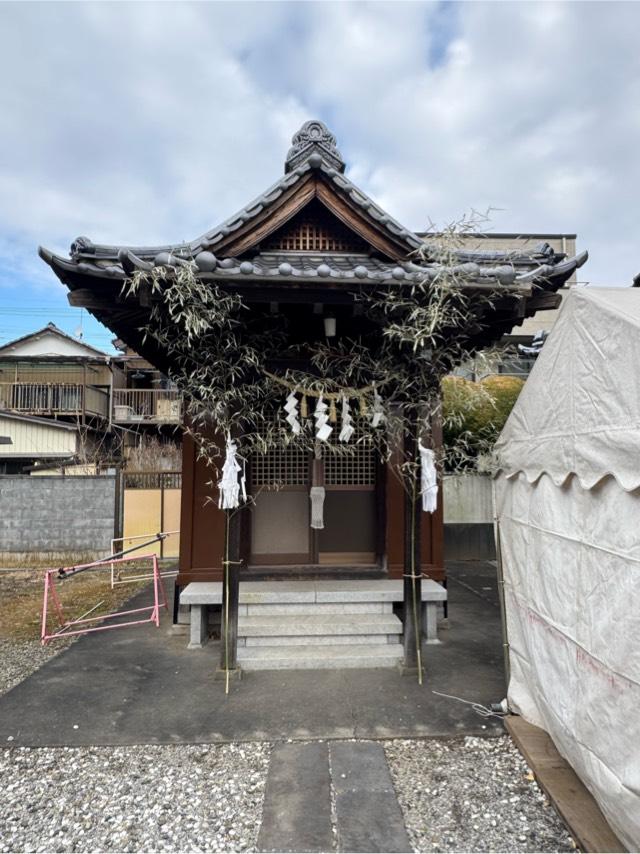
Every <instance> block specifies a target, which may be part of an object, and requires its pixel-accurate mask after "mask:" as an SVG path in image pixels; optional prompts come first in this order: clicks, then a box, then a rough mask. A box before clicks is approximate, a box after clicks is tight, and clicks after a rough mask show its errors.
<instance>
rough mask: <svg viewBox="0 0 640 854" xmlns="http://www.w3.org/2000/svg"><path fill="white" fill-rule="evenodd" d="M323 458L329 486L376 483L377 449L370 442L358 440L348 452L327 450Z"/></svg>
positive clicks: (371, 484) (325, 477) (325, 476)
mask: <svg viewBox="0 0 640 854" xmlns="http://www.w3.org/2000/svg"><path fill="white" fill-rule="evenodd" d="M322 459H323V462H324V480H325V483H326V485H327V486H374V485H375V482H376V459H375V451H374V449H373V448H372V447H371V444H370V443H369V442H358V443H357V444H356V445H353V446H352V447H351V449H350V450H349V452H348V453H340V452H337V451H334V452H331V451H327V452H326V453H325V454H324V455H323V458H322Z"/></svg>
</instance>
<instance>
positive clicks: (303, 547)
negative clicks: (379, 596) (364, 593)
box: [251, 443, 377, 566]
mask: <svg viewBox="0 0 640 854" xmlns="http://www.w3.org/2000/svg"><path fill="white" fill-rule="evenodd" d="M320 450H321V453H320V454H319V455H317V457H318V458H316V459H312V458H311V456H310V455H307V454H306V453H304V452H302V451H300V450H298V449H296V448H292V447H289V448H287V449H284V450H278V451H271V452H269V453H268V454H265V455H264V456H256V457H255V458H254V459H253V460H252V465H251V492H252V494H253V495H254V498H255V505H254V507H253V508H252V511H251V512H252V524H251V564H252V565H254V566H260V565H266V566H273V565H279V564H280V565H297V564H299V565H317V564H322V565H327V566H340V565H345V566H348V565H373V564H374V563H375V562H376V518H377V489H376V480H377V478H376V459H375V453H374V451H373V450H372V448H371V447H370V446H369V445H367V444H366V443H358V444H357V445H356V446H355V453H350V454H344V453H341V452H340V448H334V447H332V446H331V445H327V444H324V443H323V444H322V447H321V449H320ZM311 486H324V488H325V491H326V494H325V502H324V524H325V527H324V529H323V530H319V531H314V530H313V529H312V528H311V527H310V502H309V490H310V488H311Z"/></svg>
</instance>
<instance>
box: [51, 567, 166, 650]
mask: <svg viewBox="0 0 640 854" xmlns="http://www.w3.org/2000/svg"><path fill="white" fill-rule="evenodd" d="M134 560H137V561H140V560H151V561H152V562H153V576H152V577H153V604H152V605H148V606H147V607H144V608H131V609H129V610H127V611H116V612H114V613H112V614H102V615H100V616H97V617H87V616H86V615H83V616H82V617H80V618H79V619H77V620H66V619H65V616H64V611H63V610H62V605H61V603H60V599H59V597H58V594H57V592H56V584H55V580H56V578H58V579H59V580H61V579H65V580H66V579H69V578H72V577H73V576H74V575H77V574H78V573H80V572H84V571H85V570H87V569H99V568H100V567H104V569H109V567H110V565H111V564H114V563H127V562H128V561H134ZM161 594H162V601H160V595H161ZM51 606H53V610H54V611H55V614H56V616H57V618H58V623H59V628H58V629H57V630H56V631H54V632H51V633H48V632H47V620H48V617H49V609H50V608H51ZM160 608H164V609H165V610H168V605H167V595H166V592H165V589H164V584H163V582H162V577H161V575H160V571H159V569H158V558H157V556H156V555H154V554H150V555H130V556H129V557H121V558H116V559H115V560H113V559H109V562H108V563H106V562H105V559H102V560H97V561H95V562H94V563H84V564H79V565H78V566H65V567H62V568H61V569H48V570H47V571H46V573H45V578H44V601H43V603H42V630H41V633H40V639H41V640H42V644H43V645H45V644H46V643H48V642H49V641H50V640H55V639H56V638H60V637H69V636H70V635H86V634H89V632H104V631H106V630H107V629H123V628H125V626H138V625H141V624H143V623H155V624H156V626H160ZM91 610H95V609H93V608H92V609H91ZM86 613H87V614H90V613H91V611H87V612H86ZM146 613H148V614H149V616H147V617H144V618H140V619H135V620H127V621H125V622H122V623H120V622H119V623H109V622H108V621H109V620H112V619H113V618H115V617H127V616H133V615H134V614H146ZM99 620H100V621H103V622H104V623H105V625H100V626H96V625H93V626H92V625H91V623H95V622H96V621H99Z"/></svg>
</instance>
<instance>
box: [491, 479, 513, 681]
mask: <svg viewBox="0 0 640 854" xmlns="http://www.w3.org/2000/svg"><path fill="white" fill-rule="evenodd" d="M491 494H492V497H493V532H494V537H495V541H496V570H497V575H498V600H499V602H500V623H501V626H502V654H503V656H504V675H505V679H506V682H507V692H508V691H509V682H510V681H511V662H510V660H509V635H508V632H507V608H506V602H505V595H504V574H503V571H502V544H501V542H500V521H499V519H498V505H497V503H496V482H495V479H494V480H493V481H492V483H491Z"/></svg>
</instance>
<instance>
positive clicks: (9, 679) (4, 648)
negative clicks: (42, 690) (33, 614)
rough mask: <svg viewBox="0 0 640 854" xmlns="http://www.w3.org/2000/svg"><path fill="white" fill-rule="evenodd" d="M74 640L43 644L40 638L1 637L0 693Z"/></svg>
mask: <svg viewBox="0 0 640 854" xmlns="http://www.w3.org/2000/svg"><path fill="white" fill-rule="evenodd" d="M72 642H73V639H72V638H69V639H68V640H64V641H55V642H54V643H51V644H50V645H49V646H42V644H41V643H40V641H38V640H7V639H6V638H0V694H4V693H5V692H6V691H9V690H10V689H11V688H13V687H14V686H15V685H17V684H18V682H22V680H23V679H26V678H27V676H29V675H30V674H31V673H33V672H34V670H37V669H38V668H39V667H42V665H43V664H44V663H45V662H47V661H49V659H50V658H53V657H54V655H57V654H58V653H59V652H62V650H63V649H66V648H67V647H68V646H69V644H70V643H72Z"/></svg>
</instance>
